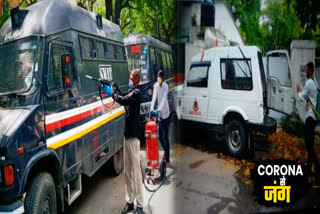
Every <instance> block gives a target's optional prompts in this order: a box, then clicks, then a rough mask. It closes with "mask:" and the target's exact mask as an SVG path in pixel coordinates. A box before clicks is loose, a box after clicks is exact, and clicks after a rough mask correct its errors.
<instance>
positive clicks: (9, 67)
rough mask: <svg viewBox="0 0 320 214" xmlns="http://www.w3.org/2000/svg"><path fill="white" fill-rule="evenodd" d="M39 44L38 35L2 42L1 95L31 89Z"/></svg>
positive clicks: (0, 54)
mask: <svg viewBox="0 0 320 214" xmlns="http://www.w3.org/2000/svg"><path fill="white" fill-rule="evenodd" d="M38 44H39V39H38V37H36V36H31V37H28V38H24V39H21V40H18V41H14V42H9V43H6V44H2V45H1V44H0V95H7V94H15V93H24V92H27V91H28V90H29V89H30V87H31V85H32V84H31V83H32V80H33V71H34V68H35V67H36V58H37V50H38Z"/></svg>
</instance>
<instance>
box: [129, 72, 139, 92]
mask: <svg viewBox="0 0 320 214" xmlns="http://www.w3.org/2000/svg"><path fill="white" fill-rule="evenodd" d="M130 78H131V79H132V83H133V85H134V87H137V86H138V85H139V82H140V71H139V69H138V68H136V69H133V70H132V71H131V72H130Z"/></svg>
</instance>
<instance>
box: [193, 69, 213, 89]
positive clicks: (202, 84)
mask: <svg viewBox="0 0 320 214" xmlns="http://www.w3.org/2000/svg"><path fill="white" fill-rule="evenodd" d="M209 67H210V65H208V64H202V65H191V68H190V72H189V75H188V81H187V87H198V88H207V87H208V71H209Z"/></svg>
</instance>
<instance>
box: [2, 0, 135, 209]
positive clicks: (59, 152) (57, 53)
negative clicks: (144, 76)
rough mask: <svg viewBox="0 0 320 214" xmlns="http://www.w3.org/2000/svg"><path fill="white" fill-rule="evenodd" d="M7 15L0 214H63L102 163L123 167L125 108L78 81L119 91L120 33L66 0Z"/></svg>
mask: <svg viewBox="0 0 320 214" xmlns="http://www.w3.org/2000/svg"><path fill="white" fill-rule="evenodd" d="M11 15H12V16H11V19H10V20H8V21H7V22H6V23H5V24H4V25H3V27H2V28H1V30H0V68H1V69H0V106H1V109H0V213H23V212H25V213H57V212H62V211H64V200H65V199H66V201H67V202H68V204H69V205H70V204H71V203H72V202H73V201H74V200H75V199H76V198H77V197H78V196H79V195H80V194H81V189H82V187H81V175H86V176H89V177H91V176H92V175H93V174H94V173H95V172H96V171H97V170H98V169H99V168H101V166H102V165H104V164H105V163H106V162H107V161H108V160H110V161H111V163H112V166H113V170H114V171H115V173H116V174H119V173H121V171H122V169H123V153H122V146H123V136H124V135H123V133H124V123H125V109H124V108H123V107H122V106H120V105H118V104H116V103H115V104H114V105H113V100H112V98H111V97H104V98H103V99H101V100H100V97H99V93H98V85H97V83H96V82H95V81H90V80H88V79H87V78H86V75H90V76H93V77H95V78H103V79H108V80H112V79H113V80H114V81H116V82H117V83H118V85H119V86H120V89H122V90H126V89H127V87H128V79H129V75H128V66H127V61H126V57H125V49H124V44H123V39H122V33H121V30H120V27H119V26H118V25H115V24H114V23H112V22H110V21H107V20H106V19H103V18H102V16H101V15H96V14H93V13H91V12H89V11H87V10H84V9H82V8H80V7H78V6H77V5H75V4H72V3H69V1H66V0H61V1H51V0H43V1H38V2H37V3H35V4H33V5H32V6H29V7H27V8H25V9H24V10H19V9H18V8H15V9H12V11H11ZM103 103H104V105H103ZM25 193H26V194H25ZM24 195H25V199H24V203H23V202H22V198H23V196H24Z"/></svg>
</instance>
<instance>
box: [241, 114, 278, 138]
mask: <svg viewBox="0 0 320 214" xmlns="http://www.w3.org/2000/svg"><path fill="white" fill-rule="evenodd" d="M247 128H248V129H249V131H252V132H259V133H262V134H265V135H269V134H272V133H274V132H276V131H277V121H276V120H275V119H273V118H271V117H265V119H264V121H263V123H250V122H247Z"/></svg>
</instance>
